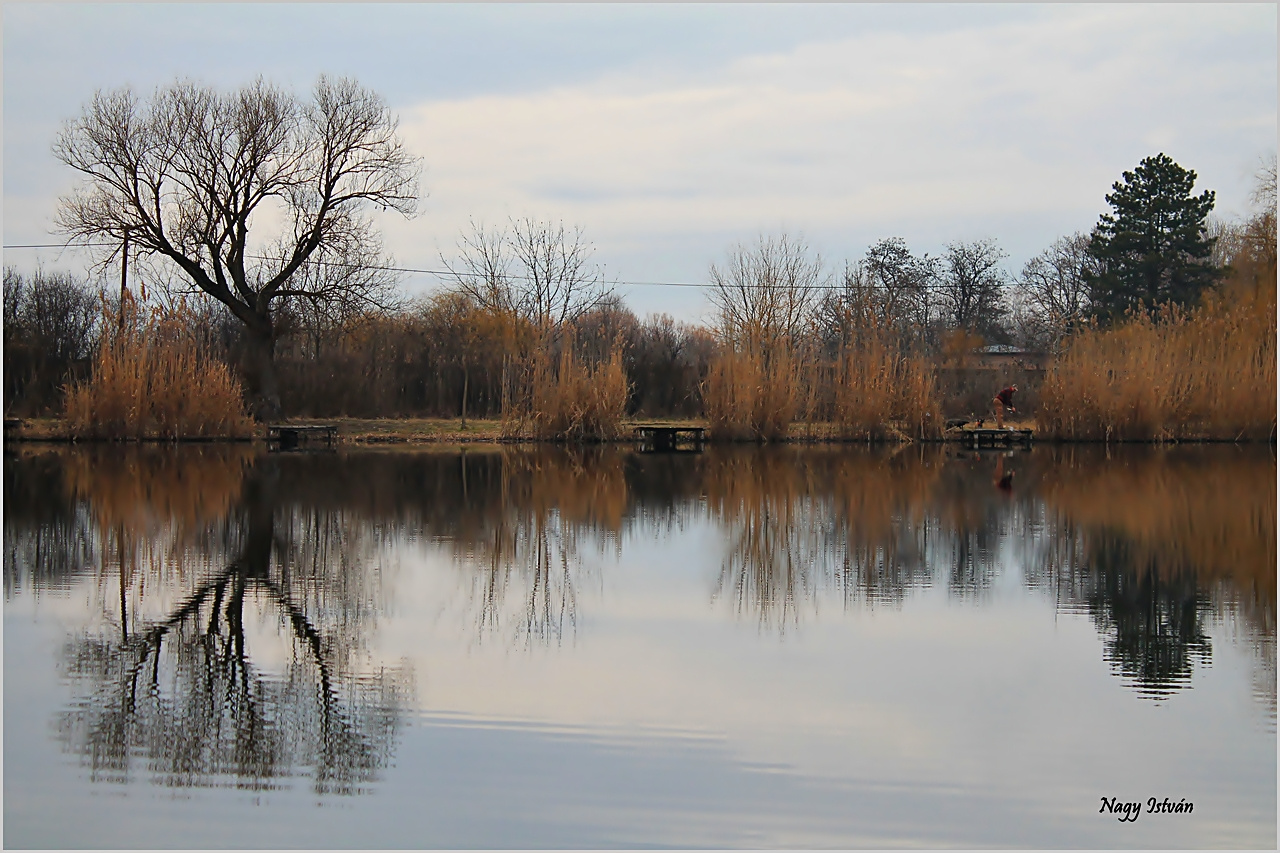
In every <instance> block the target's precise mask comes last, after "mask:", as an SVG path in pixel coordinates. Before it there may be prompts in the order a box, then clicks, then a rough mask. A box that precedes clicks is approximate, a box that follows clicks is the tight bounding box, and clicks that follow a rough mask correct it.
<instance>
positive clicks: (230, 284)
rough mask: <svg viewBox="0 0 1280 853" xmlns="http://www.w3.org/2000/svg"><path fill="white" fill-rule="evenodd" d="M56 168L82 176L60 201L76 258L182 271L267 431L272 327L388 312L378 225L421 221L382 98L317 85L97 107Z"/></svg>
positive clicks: (87, 111) (179, 86)
mask: <svg viewBox="0 0 1280 853" xmlns="http://www.w3.org/2000/svg"><path fill="white" fill-rule="evenodd" d="M53 152H54V155H55V156H57V157H58V159H60V160H61V161H62V162H64V163H66V164H67V165H69V166H71V167H72V168H74V169H76V170H77V171H78V172H80V173H81V174H82V175H83V180H82V181H81V183H80V185H79V186H78V187H77V188H76V189H75V190H74V191H73V192H72V193H71V194H70V195H68V196H66V197H64V198H62V199H61V202H60V206H59V210H58V214H57V220H56V221H57V225H58V226H59V228H60V229H61V230H62V232H63V233H65V234H67V235H68V236H69V237H70V239H71V241H72V242H81V243H91V244H94V245H97V246H100V245H101V244H102V243H104V242H105V243H107V244H108V245H114V246H116V247H117V248H115V249H112V250H110V254H114V252H116V251H119V246H121V245H124V244H126V242H127V244H128V245H130V246H132V247H133V249H134V250H135V251H136V252H138V253H139V255H140V256H141V257H143V258H145V259H149V260H152V261H156V262H159V263H162V264H165V265H170V264H171V265H173V266H176V267H177V268H178V270H180V271H181V276H180V278H181V279H182V280H183V281H184V282H185V283H189V286H190V287H191V288H192V289H193V290H198V291H203V292H204V293H207V294H209V295H210V296H212V297H213V298H214V299H217V300H218V301H219V302H221V303H223V304H224V305H226V306H227V308H228V309H229V310H230V311H231V313H233V314H234V315H235V316H236V317H237V318H239V319H240V321H241V322H242V323H243V324H244V331H245V337H244V340H245V345H246V351H245V353H244V355H245V356H246V358H245V363H246V366H247V368H248V373H249V379H250V383H251V387H252V388H253V390H254V391H255V393H256V395H257V400H256V407H255V408H256V409H257V412H258V414H259V416H260V417H275V416H277V415H278V414H279V411H280V392H279V387H278V384H277V381H276V373H275V364H274V351H275V343H276V337H277V333H278V324H277V316H276V315H277V312H278V311H279V309H280V307H281V306H282V305H284V304H286V303H287V302H288V301H289V300H301V301H304V302H306V303H310V304H311V305H314V306H326V305H330V306H331V305H347V304H350V303H351V302H352V301H353V300H354V301H361V300H372V301H375V302H376V301H377V300H378V299H379V298H380V297H381V296H385V295H386V293H387V291H388V288H389V287H390V285H391V283H392V281H391V279H389V278H388V276H387V275H386V272H385V267H386V266H388V264H386V263H379V259H380V258H381V257H382V246H381V241H380V238H379V236H378V234H377V232H376V230H375V229H374V227H373V223H372V221H371V220H370V218H369V217H368V214H369V213H371V212H372V210H373V209H375V208H377V209H381V210H387V209H392V210H395V211H398V212H399V213H401V214H402V215H404V216H412V215H413V214H414V212H415V210H416V205H417V196H418V183H417V178H418V169H419V162H418V160H417V158H415V157H413V156H412V155H411V154H410V153H409V152H408V151H407V150H406V149H405V147H404V144H403V142H402V141H401V140H400V138H399V136H398V134H397V121H396V118H395V117H394V116H393V115H392V114H391V113H390V111H389V109H388V107H387V105H386V103H385V102H384V101H383V100H382V98H380V97H379V96H378V95H376V94H375V93H373V92H371V91H369V90H367V89H365V88H363V87H361V86H360V85H359V84H358V83H357V82H355V81H353V80H349V79H332V78H328V77H324V76H322V77H320V79H319V80H318V81H317V83H316V85H315V88H314V89H313V91H312V96H311V99H310V100H309V101H304V100H301V99H299V98H298V97H296V96H295V95H294V94H292V93H290V92H287V91H285V90H283V89H280V88H277V87H275V86H272V85H270V84H268V83H266V82H264V81H263V80H261V79H259V80H257V81H256V82H254V83H251V84H249V85H247V86H244V87H242V88H240V89H239V90H237V91H232V92H219V91H217V90H215V89H213V88H211V87H208V86H202V85H198V84H196V83H192V82H188V81H178V82H175V83H173V84H171V85H169V86H167V87H163V88H160V89H158V90H157V91H156V92H155V94H154V95H153V96H152V97H151V98H150V99H147V100H144V99H141V98H139V97H138V96H137V95H135V94H134V93H133V91H132V90H130V89H129V88H122V89H116V90H112V91H108V92H101V91H100V92H98V93H97V94H95V95H94V97H93V99H92V100H91V101H90V102H89V103H88V105H86V106H85V108H84V110H83V113H82V114H81V115H80V116H79V117H78V118H76V119H74V120H72V121H70V122H68V123H67V124H66V125H65V126H64V127H63V129H62V131H61V132H60V133H59V135H58V137H57V140H56V141H55V142H54V145H53Z"/></svg>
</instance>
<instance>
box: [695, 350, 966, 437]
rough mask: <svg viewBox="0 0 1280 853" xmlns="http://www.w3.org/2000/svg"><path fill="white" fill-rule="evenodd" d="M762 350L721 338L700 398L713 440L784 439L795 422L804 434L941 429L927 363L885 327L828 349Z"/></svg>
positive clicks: (905, 433)
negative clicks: (735, 345) (733, 344)
mask: <svg viewBox="0 0 1280 853" xmlns="http://www.w3.org/2000/svg"><path fill="white" fill-rule="evenodd" d="M764 351H765V348H759V349H757V348H754V347H753V348H743V349H734V348H733V347H731V346H725V347H724V348H723V349H722V351H721V353H720V354H719V355H718V356H717V358H716V359H715V361H713V362H712V365H711V369H710V371H709V372H708V375H707V381H706V384H705V386H704V393H703V399H704V405H705V407H706V417H707V422H708V424H709V426H710V433H711V437H712V439H713V440H718V441H783V440H786V439H787V438H788V437H792V435H793V427H794V426H795V425H796V424H797V423H803V424H804V425H805V432H806V436H807V437H809V438H827V439H838V440H874V441H885V440H890V441H910V440H914V439H919V438H936V437H938V436H939V435H940V434H941V427H940V424H941V422H942V417H941V406H940V401H939V397H938V387H937V377H936V373H935V371H934V369H933V366H932V365H931V364H930V363H929V361H928V360H927V359H925V358H924V357H923V356H920V355H918V354H915V353H911V352H906V351H903V350H902V349H901V348H900V347H899V346H897V345H896V343H895V342H894V341H893V340H892V335H891V333H890V332H889V331H888V330H885V329H869V330H866V331H865V332H864V334H862V335H861V336H860V337H859V338H858V339H857V340H855V341H853V342H850V343H848V344H845V345H841V346H840V347H839V349H838V351H837V352H835V353H834V354H833V355H829V356H822V355H819V354H817V353H815V352H812V351H811V349H810V348H805V349H801V350H799V351H793V349H792V348H791V347H789V346H785V345H779V346H776V347H774V348H772V349H771V350H770V351H768V354H767V355H765V354H763V352H764ZM819 424H822V425H824V426H823V427H819Z"/></svg>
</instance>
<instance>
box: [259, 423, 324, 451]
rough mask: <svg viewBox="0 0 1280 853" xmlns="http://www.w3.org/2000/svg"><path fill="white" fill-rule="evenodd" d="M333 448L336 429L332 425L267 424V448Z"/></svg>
mask: <svg viewBox="0 0 1280 853" xmlns="http://www.w3.org/2000/svg"><path fill="white" fill-rule="evenodd" d="M321 442H323V443H324V446H325V447H333V446H334V445H335V444H337V442H338V427H337V426H335V425H334V424H268V425H267V447H268V449H271V448H272V447H273V446H274V449H277V450H294V449H296V448H298V447H301V446H303V445H308V446H310V445H312V444H319V443H321Z"/></svg>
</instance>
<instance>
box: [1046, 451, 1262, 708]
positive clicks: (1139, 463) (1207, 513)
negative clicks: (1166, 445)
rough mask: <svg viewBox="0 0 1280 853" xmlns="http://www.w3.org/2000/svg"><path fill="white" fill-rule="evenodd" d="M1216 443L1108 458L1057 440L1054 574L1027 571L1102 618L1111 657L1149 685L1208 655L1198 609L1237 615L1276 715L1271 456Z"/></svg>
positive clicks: (1203, 615)
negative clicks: (1209, 448)
mask: <svg viewBox="0 0 1280 853" xmlns="http://www.w3.org/2000/svg"><path fill="white" fill-rule="evenodd" d="M1213 450H1214V451H1215V452H1213V453H1212V455H1202V454H1200V453H1199V452H1198V451H1197V450H1196V449H1190V450H1181V451H1168V452H1163V451H1152V452H1149V453H1129V454H1125V455H1124V456H1123V457H1122V458H1123V460H1124V461H1123V462H1120V461H1117V462H1115V463H1113V464H1099V460H1097V459H1096V458H1093V455H1092V454H1082V458H1081V459H1080V460H1078V461H1077V460H1075V459H1073V458H1072V457H1073V455H1074V454H1073V453H1072V452H1071V451H1064V452H1063V454H1062V455H1063V458H1062V460H1061V464H1059V465H1055V466H1053V467H1052V468H1050V469H1049V474H1048V475H1047V476H1046V479H1045V482H1044V492H1043V493H1044V499H1045V503H1046V506H1047V509H1048V511H1049V514H1050V517H1051V518H1052V519H1053V521H1054V524H1055V528H1056V535H1055V541H1056V542H1058V543H1059V547H1058V549H1057V551H1056V553H1054V554H1052V555H1050V558H1049V559H1048V560H1046V562H1045V563H1044V564H1043V567H1042V571H1044V572H1045V573H1046V574H1048V575H1050V576H1051V577H1049V578H1033V581H1046V582H1052V583H1054V584H1056V585H1057V588H1058V590H1059V593H1058V594H1059V598H1060V599H1064V600H1065V602H1066V603H1068V604H1070V603H1072V602H1076V603H1077V604H1078V605H1079V606H1083V607H1084V608H1085V609H1087V610H1090V611H1091V612H1092V613H1094V615H1095V617H1096V618H1099V619H1101V620H1102V622H1103V624H1102V625H1101V626H1100V627H1103V628H1104V630H1106V631H1108V632H1110V635H1111V636H1112V638H1113V639H1112V642H1113V645H1114V646H1115V649H1114V650H1113V652H1114V654H1113V657H1114V658H1115V659H1114V661H1113V662H1115V663H1116V664H1117V666H1119V667H1120V668H1121V669H1122V670H1123V671H1124V672H1126V673H1127V674H1129V675H1130V676H1131V677H1133V678H1134V679H1135V680H1136V681H1138V682H1139V683H1140V684H1142V685H1144V686H1145V688H1149V689H1150V691H1151V692H1153V693H1159V692H1161V691H1162V690H1167V689H1168V688H1169V687H1171V686H1176V684H1180V683H1185V682H1186V680H1187V679H1188V678H1189V677H1190V668H1191V661H1192V659H1193V658H1194V657H1195V656H1197V655H1201V656H1203V655H1207V654H1208V641H1207V638H1205V636H1204V622H1205V620H1206V619H1207V618H1209V617H1210V616H1212V615H1213V614H1214V613H1215V612H1216V613H1217V614H1218V615H1219V616H1222V617H1224V618H1228V619H1230V618H1234V619H1237V620H1239V622H1240V623H1241V624H1242V625H1243V627H1244V634H1245V641H1246V642H1247V643H1248V644H1249V645H1250V647H1251V648H1253V649H1254V652H1255V656H1256V660H1257V663H1258V666H1259V667H1260V670H1261V671H1260V674H1259V678H1258V682H1259V684H1261V685H1262V687H1263V691H1262V692H1263V693H1264V695H1265V697H1266V699H1265V701H1266V703H1267V704H1268V705H1269V706H1270V709H1271V712H1272V714H1273V715H1274V712H1275V707H1276V688H1275V685H1276V668H1275V642H1276V524H1275V519H1276V480H1275V477H1276V474H1275V463H1274V459H1273V458H1269V457H1267V456H1266V455H1265V454H1262V455H1260V454H1259V453H1257V452H1250V453H1244V452H1241V453H1239V454H1237V455H1234V456H1229V455H1227V454H1226V453H1224V452H1223V449H1221V448H1214V449H1213ZM1267 462H1270V464H1267ZM1135 620H1136V621H1135ZM1127 621H1128V622H1134V624H1133V625H1126V624H1125V623H1126V622H1127ZM1126 631H1128V634H1129V635H1130V639H1129V640H1126ZM1163 641H1167V642H1166V643H1165V644H1164V645H1163V646H1162V645H1161V642H1163ZM1126 643H1129V645H1130V647H1129V648H1125V644H1126ZM1139 646H1141V647H1139ZM1171 656H1172V657H1176V658H1177V660H1171V659H1170V657H1171ZM1122 658H1124V659H1122ZM1162 658H1163V659H1162Z"/></svg>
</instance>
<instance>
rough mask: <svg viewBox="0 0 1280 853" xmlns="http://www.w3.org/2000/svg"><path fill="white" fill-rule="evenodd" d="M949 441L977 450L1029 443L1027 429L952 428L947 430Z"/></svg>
mask: <svg viewBox="0 0 1280 853" xmlns="http://www.w3.org/2000/svg"><path fill="white" fill-rule="evenodd" d="M946 438H947V439H948V440H950V441H960V442H964V443H965V444H968V445H970V446H971V447H973V449H974V450H977V449H978V448H980V447H1008V446H1009V445H1011V444H1026V445H1030V444H1031V430H1029V429H1012V428H1006V429H994V428H992V429H953V430H950V431H949V432H947V434H946Z"/></svg>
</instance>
